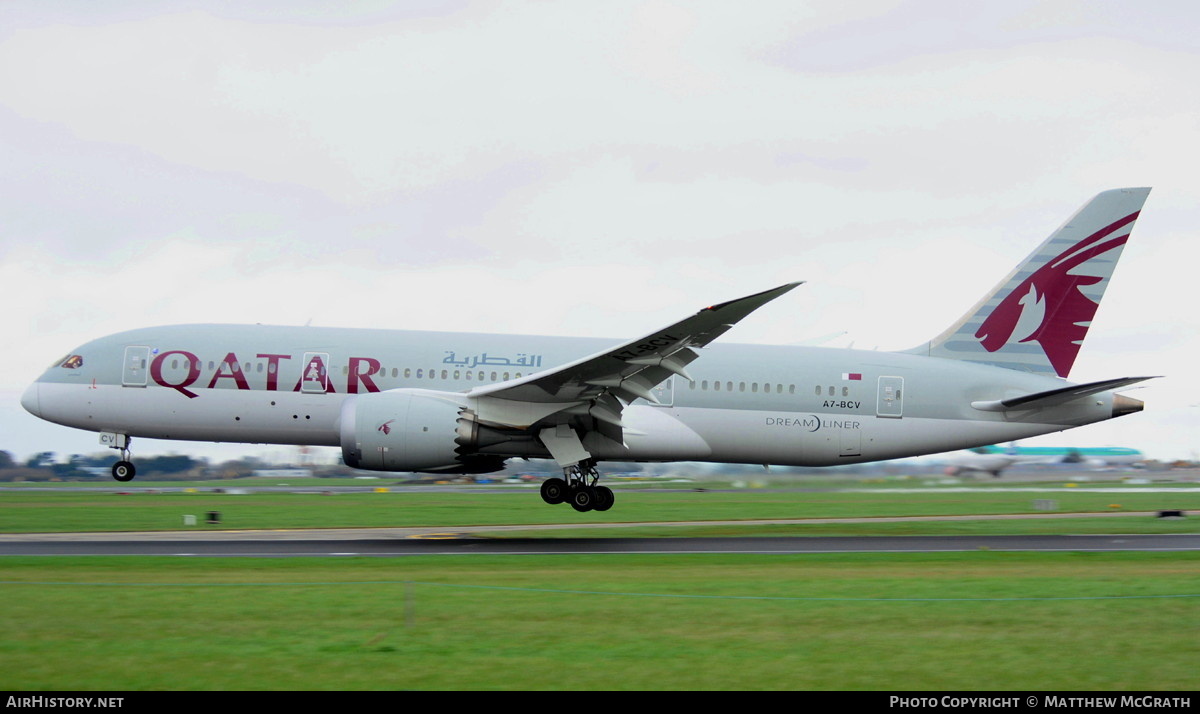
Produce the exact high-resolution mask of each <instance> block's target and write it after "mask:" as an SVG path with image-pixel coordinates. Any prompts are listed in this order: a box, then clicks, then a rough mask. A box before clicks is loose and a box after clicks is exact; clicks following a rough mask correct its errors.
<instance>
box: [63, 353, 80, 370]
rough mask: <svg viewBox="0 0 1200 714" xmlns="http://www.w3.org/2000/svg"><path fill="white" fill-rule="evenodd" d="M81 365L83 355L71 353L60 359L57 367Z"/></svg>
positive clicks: (77, 366) (67, 367) (74, 367)
mask: <svg viewBox="0 0 1200 714" xmlns="http://www.w3.org/2000/svg"><path fill="white" fill-rule="evenodd" d="M82 366H83V355H71V356H70V357H68V358H66V359H65V360H63V361H62V364H60V365H59V367H62V368H63V369H79V368H80V367H82Z"/></svg>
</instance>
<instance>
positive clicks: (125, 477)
mask: <svg viewBox="0 0 1200 714" xmlns="http://www.w3.org/2000/svg"><path fill="white" fill-rule="evenodd" d="M136 473H137V469H135V468H133V464H131V463H129V462H128V461H118V462H117V463H115V464H113V467H112V476H113V478H115V479H116V480H118V481H132V480H133V477H134V475H135V474H136Z"/></svg>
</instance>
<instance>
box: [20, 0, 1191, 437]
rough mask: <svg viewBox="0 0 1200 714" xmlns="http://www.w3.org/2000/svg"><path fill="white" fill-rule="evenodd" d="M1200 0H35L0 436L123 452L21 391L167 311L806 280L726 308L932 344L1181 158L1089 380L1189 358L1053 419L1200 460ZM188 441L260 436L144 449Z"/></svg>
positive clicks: (699, 299) (1083, 363)
mask: <svg viewBox="0 0 1200 714" xmlns="http://www.w3.org/2000/svg"><path fill="white" fill-rule="evenodd" d="M1198 28H1200V5H1198V4H1196V3H1194V2H1185V1H1182V0H1181V1H1179V2H1140V3H1130V2H1096V1H1094V0H1088V1H1087V2H1083V1H1080V2H1023V1H1020V0H1006V1H1004V2H972V3H963V2H957V1H950V0H930V1H921V2H903V1H884V0H880V1H867V0H856V1H855V2H852V3H847V2H822V3H805V2H797V1H795V0H791V1H787V2H777V3H768V2H755V3H739V2H720V3H718V2H690V1H689V2H678V3H672V2H644V3H642V2H636V3H630V2H611V1H609V2H602V3H601V2H553V3H549V2H524V3H521V2H514V3H504V2H439V1H436V0H415V1H412V2H398V3H389V2H359V3H354V4H350V3H329V2H324V1H321V2H303V1H298V0H287V1H280V2H257V3H243V2H238V1H234V0H231V1H230V2H217V1H212V2H205V1H201V0H194V1H190V2H189V1H184V0H175V1H172V0H152V1H147V2H134V1H128V2H104V3H94V2H88V1H86V0H80V1H78V2H53V1H52V0H36V1H32V0H31V1H24V0H7V1H6V2H4V3H0V298H2V300H3V305H4V308H5V309H4V314H5V318H6V320H5V323H6V329H5V338H4V340H3V344H4V345H5V346H6V349H5V350H4V352H3V356H2V357H0V365H3V367H4V369H3V370H0V449H7V450H9V451H12V452H14V453H16V454H17V455H18V456H19V457H21V458H24V457H25V456H27V455H29V454H30V453H33V452H35V451H43V450H45V451H56V452H59V453H62V454H68V453H90V452H95V451H101V450H102V449H101V448H100V447H99V445H98V444H97V439H96V435H95V434H91V433H88V432H80V431H76V430H72V429H68V428H66V427H60V426H56V425H52V424H49V423H46V422H42V421H40V420H38V419H36V418H35V417H33V416H32V415H29V414H27V413H26V412H25V411H24V410H22V409H21V407H20V405H19V398H20V394H21V392H22V391H23V390H24V389H25V387H26V386H27V385H28V384H29V383H30V382H32V381H33V380H34V379H36V378H37V376H38V375H39V374H40V373H41V372H42V371H43V370H44V369H45V368H46V367H47V366H48V365H49V364H50V363H51V362H52V361H53V360H54V359H55V358H58V357H61V356H63V355H65V354H67V353H68V352H70V350H71V349H72V348H73V347H76V346H77V345H79V344H81V343H83V342H86V341H88V340H90V339H94V338H96V337H100V336H102V335H105V334H109V333H112V332H117V331H120V330H123V329H129V328H135V327H144V326H150V325H156V324H167V323H180V322H241V323H245V322H250V323H255V322H261V323H276V324H292V325H302V324H305V323H307V322H309V321H311V323H312V324H314V325H329V326H362V327H368V326H369V327H387V328H401V329H402V328H416V329H439V330H454V331H458V330H462V331H495V332H508V333H525V334H568V335H592V336H608V337H613V338H614V339H622V338H629V337H634V336H637V335H638V334H644V333H645V332H648V331H650V330H653V329H656V328H658V327H661V326H663V325H666V324H669V323H670V322H673V321H675V320H677V319H679V318H681V317H683V316H685V315H687V314H690V313H692V312H694V311H695V310H697V309H699V308H700V307H703V306H705V305H708V304H711V303H713V302H717V301H721V300H727V299H731V298H734V297H739V296H742V295H744V294H749V293H753V292H757V291H760V290H764V289H767V288H770V287H773V286H776V285H779V284H781V283H784V282H788V281H793V280H806V281H807V284H806V285H804V286H802V287H801V288H799V289H797V290H795V291H793V292H791V293H789V294H788V295H786V296H784V297H783V298H781V299H779V300H777V301H776V302H774V303H772V304H770V305H768V306H767V307H765V308H763V309H762V310H760V311H759V312H758V313H755V314H754V315H753V316H751V317H750V318H748V319H747V320H745V321H744V322H743V323H741V324H740V325H739V326H738V327H737V328H736V329H735V330H733V331H731V332H730V333H729V334H728V335H727V336H725V337H724V338H722V339H723V340H726V341H738V342H768V343H794V342H803V341H807V340H814V339H820V338H824V337H826V336H828V335H830V334H833V333H840V332H843V331H844V332H845V333H846V334H845V335H844V336H841V337H837V338H835V339H832V340H831V341H829V342H828V343H827V344H828V345H829V346H835V347H844V346H847V345H850V344H851V343H853V345H854V346H855V347H859V348H868V349H872V348H876V347H878V348H879V349H885V350H886V349H905V348H908V347H912V346H914V345H916V344H917V343H919V342H921V341H924V340H927V339H929V338H930V337H932V336H934V335H935V334H937V333H939V332H940V331H941V330H942V329H943V328H944V327H946V326H947V325H949V324H950V323H951V322H953V321H954V320H955V319H957V318H958V317H959V316H960V315H961V314H962V313H963V312H965V311H966V310H967V308H969V307H970V306H971V305H973V304H974V303H975V301H976V300H978V299H979V298H980V297H981V296H982V295H983V294H984V292H986V291H987V290H988V289H989V288H991V287H992V285H994V284H995V283H996V282H997V281H999V280H1000V278H1002V277H1003V276H1004V275H1006V274H1007V273H1008V271H1009V270H1011V268H1012V267H1013V266H1014V265H1015V264H1016V263H1017V262H1019V261H1020V260H1021V259H1022V258H1023V257H1024V256H1025V255H1026V254H1028V253H1029V252H1030V251H1031V250H1032V249H1033V248H1034V247H1035V246H1036V245H1037V244H1038V243H1039V242H1040V241H1041V240H1042V239H1044V238H1045V237H1046V236H1047V235H1048V234H1049V233H1050V232H1051V231H1052V230H1053V229H1054V228H1056V227H1057V226H1058V225H1059V224H1060V223H1061V222H1062V221H1063V220H1065V219H1066V218H1067V217H1068V216H1069V215H1070V214H1071V213H1072V212H1074V211H1075V210H1076V209H1077V208H1078V207H1079V206H1080V205H1082V204H1083V203H1084V202H1085V201H1087V200H1088V199H1089V198H1090V197H1091V196H1093V195H1095V194H1096V193H1098V192H1100V191H1102V190H1105V189H1109V188H1117V187H1125V186H1152V187H1154V190H1153V192H1152V193H1151V194H1150V198H1149V200H1148V202H1147V204H1146V207H1145V209H1144V211H1143V213H1142V217H1141V219H1140V220H1139V222H1138V224H1137V227H1136V229H1135V230H1134V233H1133V238H1132V239H1131V241H1130V243H1129V245H1128V247H1127V249H1126V250H1125V254H1124V258H1123V260H1122V263H1121V265H1119V266H1118V268H1117V270H1116V274H1115V276H1114V278H1113V281H1112V284H1111V286H1110V288H1109V290H1108V294H1107V296H1106V299H1105V302H1104V304H1103V305H1102V306H1101V308H1100V310H1099V312H1098V314H1097V316H1096V319H1095V321H1094V323H1093V327H1092V331H1091V334H1090V336H1089V339H1088V342H1087V344H1086V345H1085V346H1084V349H1083V351H1082V352H1081V353H1080V357H1079V360H1078V361H1077V362H1076V365H1075V369H1074V371H1073V372H1072V373H1071V378H1072V380H1073V381H1090V380H1098V379H1105V378H1111V377H1122V376H1131V375H1147V374H1161V375H1165V377H1164V378H1163V379H1160V380H1156V381H1154V382H1151V383H1150V384H1149V386H1146V387H1145V388H1143V389H1140V390H1136V391H1131V392H1129V394H1130V395H1131V396H1136V397H1138V398H1140V399H1144V400H1145V401H1146V403H1147V407H1146V411H1145V412H1143V413H1142V414H1139V415H1135V416H1131V417H1126V418H1124V419H1119V420H1114V421H1112V422H1107V423H1103V424H1098V425H1093V426H1090V427H1084V428H1082V429H1077V430H1073V431H1069V432H1066V433H1063V434H1058V435H1051V436H1047V437H1042V438H1040V439H1036V440H1029V441H1028V442H1026V443H1028V444H1029V445H1037V444H1044V445H1046V444H1053V445H1073V446H1105V445H1116V446H1131V447H1136V448H1140V449H1143V450H1144V451H1145V452H1146V453H1147V454H1148V455H1150V456H1152V457H1158V458H1163V459H1170V458H1185V457H1194V456H1196V455H1197V454H1198V452H1200V441H1198V440H1197V433H1198V427H1200V389H1198V388H1197V387H1196V379H1195V376H1194V372H1195V364H1196V361H1197V355H1198V348H1200V336H1198V334H1197V332H1198V330H1197V324H1198V322H1200V318H1198V317H1197V308H1198V307H1200V299H1198V298H1197V288H1196V283H1197V277H1196V265H1197V262H1198V261H1197V259H1198V258H1200V248H1198V246H1197V243H1196V238H1195V235H1196V227H1197V226H1200V208H1197V207H1198V206H1200V182H1198V181H1197V179H1196V166H1197V165H1200V155H1198V154H1200V91H1197V89H1196V77H1197V76H1200V44H1198V43H1197V42H1196V39H1195V35H1196V32H1197V29H1198ZM255 450H258V451H261V450H263V447H258V448H257V449H255ZM169 451H174V452H177V453H188V454H192V455H197V456H205V455H217V454H220V455H225V454H228V453H230V452H229V451H218V450H217V449H216V448H215V447H213V446H211V445H202V444H194V443H183V442H154V441H150V440H139V442H138V443H137V444H136V451H135V453H136V454H142V455H147V454H151V453H159V452H169ZM239 453H241V452H239Z"/></svg>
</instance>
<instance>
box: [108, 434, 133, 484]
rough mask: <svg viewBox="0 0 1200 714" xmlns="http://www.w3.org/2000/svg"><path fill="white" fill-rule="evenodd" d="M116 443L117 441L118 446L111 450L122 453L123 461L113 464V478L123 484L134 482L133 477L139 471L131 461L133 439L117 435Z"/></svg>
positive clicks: (112, 447)
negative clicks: (130, 445) (130, 448)
mask: <svg viewBox="0 0 1200 714" xmlns="http://www.w3.org/2000/svg"><path fill="white" fill-rule="evenodd" d="M114 441H116V445H113V446H110V447H109V448H111V449H117V450H118V451H120V452H121V460H120V461H118V462H117V463H115V464H113V466H112V477H113V478H115V479H116V480H118V481H121V482H125V481H132V480H133V477H134V476H135V475H136V474H137V469H135V468H134V467H133V462H131V461H130V460H129V459H130V458H131V454H130V451H129V444H130V443H131V442H132V441H133V439H132V438H131V437H128V436H125V435H123V434H117V435H116V438H115V439H114Z"/></svg>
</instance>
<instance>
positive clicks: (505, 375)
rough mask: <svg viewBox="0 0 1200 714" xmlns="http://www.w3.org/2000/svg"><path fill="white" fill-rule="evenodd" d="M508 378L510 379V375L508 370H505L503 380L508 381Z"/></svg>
mask: <svg viewBox="0 0 1200 714" xmlns="http://www.w3.org/2000/svg"><path fill="white" fill-rule="evenodd" d="M508 379H509V377H508V372H505V373H504V380H503V381H505V382H507V381H508Z"/></svg>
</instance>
